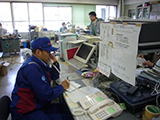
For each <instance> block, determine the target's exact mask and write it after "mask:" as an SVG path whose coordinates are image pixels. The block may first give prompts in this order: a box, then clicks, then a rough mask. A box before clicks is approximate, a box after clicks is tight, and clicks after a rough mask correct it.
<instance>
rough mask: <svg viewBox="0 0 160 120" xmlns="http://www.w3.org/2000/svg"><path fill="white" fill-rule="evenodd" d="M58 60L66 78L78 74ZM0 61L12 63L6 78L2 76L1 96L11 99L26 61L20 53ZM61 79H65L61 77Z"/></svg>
mask: <svg viewBox="0 0 160 120" xmlns="http://www.w3.org/2000/svg"><path fill="white" fill-rule="evenodd" d="M21 51H22V49H21ZM57 60H58V61H59V63H60V69H61V73H63V74H64V75H65V76H68V74H78V73H76V69H74V68H73V67H71V66H70V65H69V64H68V63H66V62H61V60H60V59H59V57H57ZM0 61H1V62H2V61H7V62H8V63H10V65H9V66H8V67H7V70H8V73H7V74H6V75H5V76H0V96H2V95H7V96H9V97H10V98H11V92H12V90H13V87H14V84H15V79H16V75H17V72H18V70H19V68H20V66H21V65H22V64H23V62H24V60H23V57H22V55H21V52H20V53H17V54H15V55H10V56H5V57H4V59H3V58H0ZM76 76H77V75H76ZM60 79H63V78H61V77H60ZM8 120H11V116H9V118H8Z"/></svg>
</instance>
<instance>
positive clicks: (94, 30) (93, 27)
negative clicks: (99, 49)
mask: <svg viewBox="0 0 160 120" xmlns="http://www.w3.org/2000/svg"><path fill="white" fill-rule="evenodd" d="M96 19H97V21H96V24H95V25H94V23H93V22H92V21H91V23H90V25H89V27H90V34H91V35H94V36H97V23H98V22H102V21H104V20H103V19H101V18H96Z"/></svg>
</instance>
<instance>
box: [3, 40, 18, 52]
mask: <svg viewBox="0 0 160 120" xmlns="http://www.w3.org/2000/svg"><path fill="white" fill-rule="evenodd" d="M0 41H1V48H2V52H3V54H5V53H12V52H20V44H19V38H16V39H14V38H9V39H0Z"/></svg>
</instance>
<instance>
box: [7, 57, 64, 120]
mask: <svg viewBox="0 0 160 120" xmlns="http://www.w3.org/2000/svg"><path fill="white" fill-rule="evenodd" d="M56 67H57V68H58V69H59V64H57V65H56ZM58 78H59V73H58V72H57V70H56V69H55V68H54V67H53V68H50V67H48V66H47V65H46V64H45V63H44V62H43V61H41V60H40V59H38V58H37V57H35V56H33V55H32V56H31V57H30V58H29V59H28V60H27V61H26V62H25V63H24V64H23V65H22V66H21V68H20V69H19V71H18V74H17V78H16V83H15V86H14V89H13V92H12V101H11V105H10V111H11V115H12V119H13V120H51V119H52V120H54V119H60V120H61V119H63V117H64V116H65V115H64V116H63V115H61V114H63V113H64V112H63V107H62V106H61V105H60V106H61V108H60V107H59V106H58V105H55V106H54V105H51V104H50V102H51V100H52V99H54V98H57V97H58V96H59V95H60V94H62V93H63V91H64V89H63V86H62V85H58V86H56V87H51V79H52V80H56V79H58ZM57 107H58V108H57ZM61 109H62V110H61ZM47 110H51V111H49V112H48V111H47ZM47 112H48V113H49V114H48V113H47Z"/></svg>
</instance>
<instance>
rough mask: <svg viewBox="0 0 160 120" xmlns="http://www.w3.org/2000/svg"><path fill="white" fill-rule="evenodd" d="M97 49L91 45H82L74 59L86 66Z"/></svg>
mask: <svg viewBox="0 0 160 120" xmlns="http://www.w3.org/2000/svg"><path fill="white" fill-rule="evenodd" d="M95 47H96V46H95V45H92V44H90V43H86V42H84V43H82V44H81V45H80V46H79V48H78V50H77V51H76V53H75V54H74V58H75V59H77V60H79V61H80V62H82V63H84V64H85V63H87V62H88V60H89V59H90V57H91V55H92V54H93V52H94V50H95Z"/></svg>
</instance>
